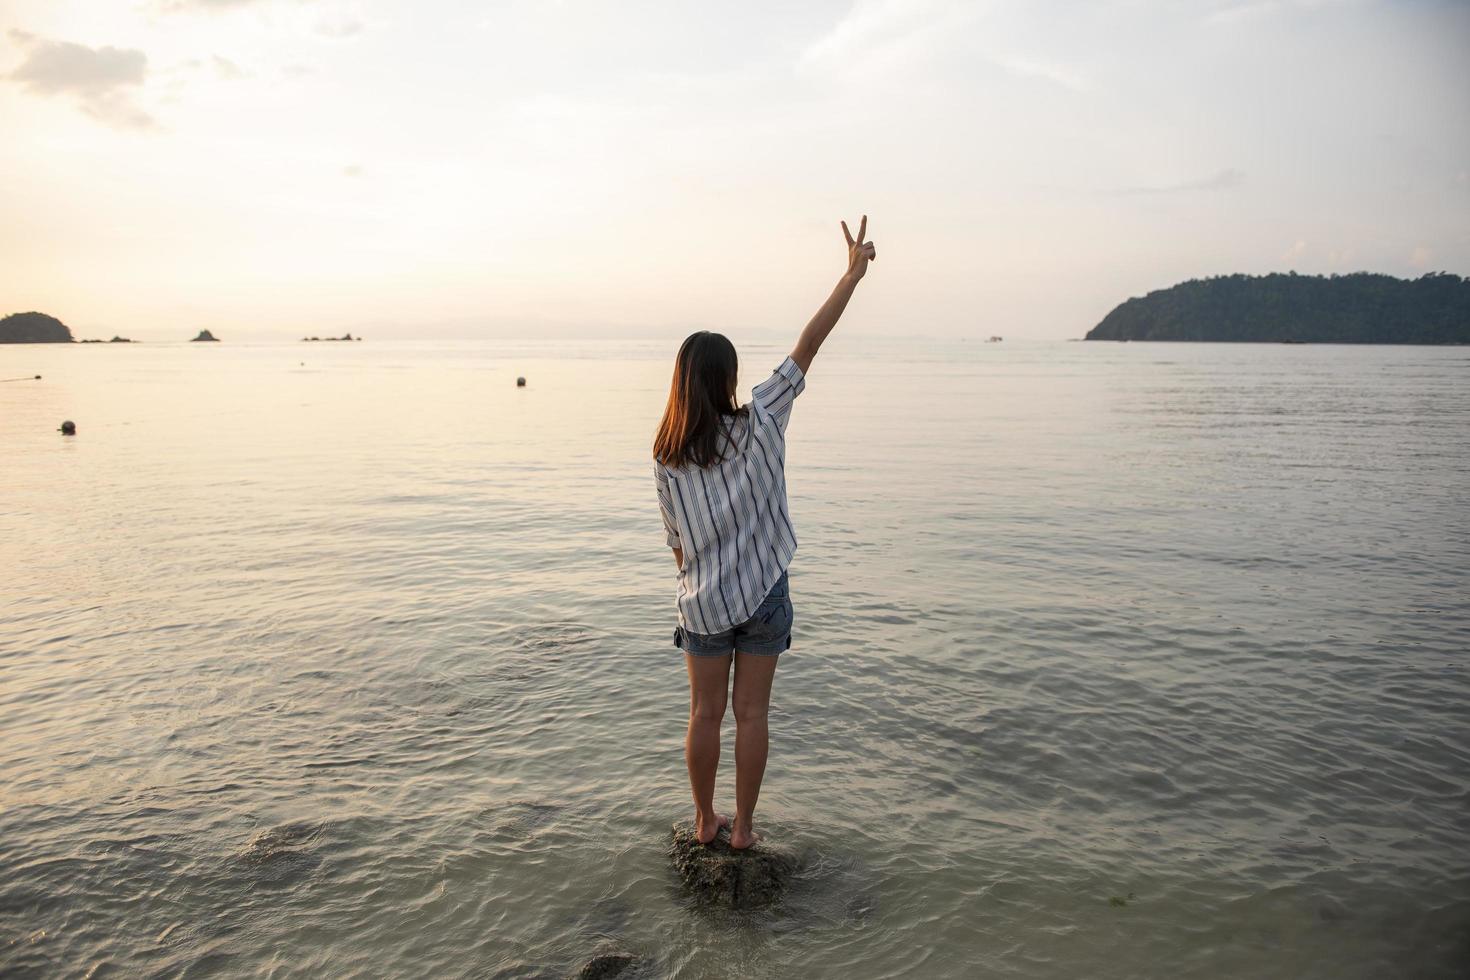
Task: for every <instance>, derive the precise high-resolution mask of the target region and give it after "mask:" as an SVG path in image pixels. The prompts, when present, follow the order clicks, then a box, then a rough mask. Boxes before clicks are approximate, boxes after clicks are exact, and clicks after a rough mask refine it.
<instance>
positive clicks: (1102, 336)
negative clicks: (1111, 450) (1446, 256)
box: [1087, 272, 1470, 344]
mask: <svg viewBox="0 0 1470 980" xmlns="http://www.w3.org/2000/svg"><path fill="white" fill-rule="evenodd" d="M1087 339H1088V340H1202V341H1245V342H1253V343H1279V342H1282V341H1298V342H1302V343H1317V344H1466V343H1470V279H1461V278H1460V277H1459V276H1456V275H1450V274H1449V273H1443V272H1432V273H1430V274H1428V275H1426V276H1422V277H1420V278H1418V279H1395V278H1394V277H1393V276H1381V275H1375V274H1373V273H1368V272H1357V273H1354V274H1352V275H1348V276H1331V277H1324V276H1299V275H1297V274H1296V273H1294V272H1292V273H1287V274H1285V275H1282V274H1279V273H1273V274H1272V275H1269V276H1243V275H1236V276H1218V277H1216V278H1214V279H1191V280H1190V281H1188V282H1182V283H1180V284H1179V285H1177V286H1172V287H1170V288H1168V289H1160V290H1157V291H1155V292H1152V293H1149V294H1148V295H1147V296H1144V297H1143V298H1141V299H1140V298H1137V297H1135V298H1133V299H1130V300H1128V301H1127V302H1126V303H1123V304H1122V305H1120V306H1118V307H1117V308H1116V309H1114V310H1113V312H1111V313H1109V314H1108V315H1107V316H1106V317H1104V318H1103V321H1102V322H1101V323H1099V324H1098V325H1097V326H1095V327H1093V328H1092V330H1090V331H1089V332H1088V334H1087Z"/></svg>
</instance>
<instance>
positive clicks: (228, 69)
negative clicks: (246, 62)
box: [210, 55, 247, 82]
mask: <svg viewBox="0 0 1470 980" xmlns="http://www.w3.org/2000/svg"><path fill="white" fill-rule="evenodd" d="M210 61H211V62H213V63H214V72H215V74H216V75H218V76H219V77H220V78H222V79H224V80H225V81H227V82H233V81H235V80H236V79H240V78H245V77H247V73H246V71H245V69H243V68H241V67H240V66H239V65H237V64H235V63H234V62H233V61H231V60H230V59H229V58H222V57H220V56H219V55H214V56H213V57H211V58H210Z"/></svg>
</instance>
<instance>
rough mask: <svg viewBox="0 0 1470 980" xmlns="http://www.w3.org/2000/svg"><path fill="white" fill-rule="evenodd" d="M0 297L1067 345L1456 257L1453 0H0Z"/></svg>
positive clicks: (211, 322) (1458, 141)
mask: <svg viewBox="0 0 1470 980" xmlns="http://www.w3.org/2000/svg"><path fill="white" fill-rule="evenodd" d="M0 134H3V137H0V138H3V141H4V147H5V148H4V152H3V153H0V183H3V186H4V188H5V192H4V194H3V195H0V315H3V314H4V313H9V312H14V311H21V310H32V309H35V310H40V311H43V312H47V313H51V314H53V315H55V316H58V317H60V318H61V319H62V320H64V321H65V322H66V323H68V324H69V325H70V326H72V328H73V332H74V333H75V334H76V335H77V336H78V337H83V336H100V337H107V336H111V335H112V334H114V333H120V334H123V335H125V336H132V337H134V338H136V339H144V340H178V339H183V338H185V337H188V336H192V335H193V334H194V333H195V332H197V331H198V330H199V329H202V328H208V329H210V330H212V331H213V332H214V333H216V334H217V335H220V336H222V337H225V338H226V339H262V340H267V339H271V338H275V337H288V336H289V337H294V336H300V335H304V334H319V335H325V334H329V333H331V334H335V333H340V332H342V331H346V330H351V331H353V332H355V333H365V334H369V335H371V336H372V337H399V338H414V337H425V338H429V337H474V336H487V337H491V336H506V335H510V336H517V335H523V334H526V333H535V334H537V335H541V334H548V335H552V334H557V333H568V334H570V335H587V334H592V335H605V336H608V337H620V336H654V335H664V334H669V333H674V334H682V333H683V332H685V331H687V330H690V329H695V328H707V329H718V330H757V331H759V330H772V331H779V330H783V329H790V330H792V331H796V330H799V329H800V327H801V326H802V325H803V324H804V323H805V322H806V319H807V318H808V316H809V315H810V314H811V313H812V311H814V310H815V309H816V307H817V306H818V305H819V304H820V303H821V301H822V300H823V299H824V298H825V296H826V294H827V293H828V291H829V290H830V289H831V287H832V285H833V284H834V283H835V281H836V279H837V277H838V276H839V275H840V274H841V272H842V269H843V266H844V262H845V251H844V249H845V246H844V243H843V239H842V236H841V231H840V228H839V225H838V222H839V220H841V219H844V218H845V219H847V220H848V221H849V223H853V222H855V221H856V219H857V218H858V217H859V216H860V215H861V214H864V213H866V214H867V215H869V232H870V237H871V238H872V239H873V240H874V241H875V242H876V246H877V251H878V259H877V261H876V262H875V263H874V264H873V266H872V268H871V271H870V273H869V276H868V278H867V279H866V280H865V281H864V283H863V285H862V287H861V289H860V290H859V293H858V296H857V298H856V299H855V300H854V301H853V304H852V306H851V307H850V310H849V313H848V316H847V317H846V319H845V320H844V322H843V327H842V329H844V330H849V331H852V332H861V333H865V334H880V335H885V336H909V335H914V336H939V337H954V336H963V337H981V336H989V335H992V334H1000V335H1003V336H1007V337H1022V338H1024V337H1031V338H1064V337H1080V336H1081V335H1083V334H1084V333H1085V332H1086V331H1087V330H1088V329H1090V328H1091V327H1092V326H1093V325H1095V324H1096V323H1097V322H1098V321H1099V320H1100V319H1102V317H1103V316H1104V315H1105V314H1107V312H1108V311H1109V310H1110V309H1112V308H1113V307H1114V306H1115V305H1117V304H1118V303H1119V302H1122V301H1123V300H1125V299H1127V298H1128V297H1130V296H1136V295H1143V294H1144V293H1146V292H1148V291H1150V290H1153V289H1159V288H1163V287H1166V286H1169V285H1171V284H1173V283H1175V282H1179V281H1181V280H1185V279H1189V278H1195V277H1203V276H1210V275H1221V274H1228V273H1235V272H1246V273H1256V274H1259V273H1266V272H1271V271H1287V270H1296V271H1298V272H1301V273H1321V274H1328V273H1347V272H1353V271H1359V270H1368V271H1374V272H1384V273H1389V274H1392V275H1397V276H1418V275H1422V274H1424V273H1425V272H1429V271H1440V270H1443V271H1449V272H1455V273H1458V274H1461V275H1466V274H1470V3H1466V2H1463V0H1461V2H1443V0H1395V2H1373V0H1199V2H1188V0H1100V2H1092V3H1083V2H1060V0H1026V2H1013V3H1002V2H967V3H960V2H949V0H856V2H852V0H841V2H828V0H809V2H802V3H789V2H767V0H751V2H746V3H741V4H718V5H717V4H699V3H691V2H688V0H670V2H641V0H628V2H619V3H608V2H602V3H591V2H586V3H584V2H578V0H564V2H551V0H542V2H531V0H524V2H506V3H493V2H468V0H466V2H456V0H414V2H412V3H409V2H407V0H399V2H387V0H90V2H80V0H0Z"/></svg>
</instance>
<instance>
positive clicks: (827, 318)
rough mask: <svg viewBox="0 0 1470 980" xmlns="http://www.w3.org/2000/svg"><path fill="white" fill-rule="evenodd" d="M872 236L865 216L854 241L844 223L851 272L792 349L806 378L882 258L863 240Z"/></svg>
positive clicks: (794, 357) (838, 281) (846, 273)
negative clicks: (856, 292) (863, 281)
mask: <svg viewBox="0 0 1470 980" xmlns="http://www.w3.org/2000/svg"><path fill="white" fill-rule="evenodd" d="M867 234H868V216H867V215H866V214H865V215H863V220H862V223H861V224H859V225H858V233H857V239H856V240H854V239H853V237H852V232H850V231H848V230H847V222H846V221H844V222H842V237H843V238H846V239H847V271H846V272H844V273H843V274H842V278H841V279H839V280H837V286H836V288H834V289H833V290H832V295H831V296H828V297H827V302H825V303H823V304H822V308H821V309H819V310H817V312H816V314H815V315H814V316H813V317H812V318H811V322H809V323H808V324H807V325H806V329H805V330H803V331H802V332H801V336H800V337H798V338H797V340H796V346H795V347H794V348H792V351H791V359H792V360H793V361H795V362H796V366H797V367H799V368H801V373H802V376H803V377H805V376H806V372H807V370H808V369H809V368H810V367H811V366H812V358H814V357H816V356H817V351H818V350H820V349H821V347H822V341H824V340H826V339H827V335H828V334H829V333H831V332H832V328H833V327H835V326H837V321H838V320H839V319H840V318H841V317H842V311H843V310H845V309H847V301H848V300H849V299H852V291H853V290H854V289H856V288H857V284H858V282H859V281H860V280H861V279H862V278H863V276H864V275H866V274H867V271H868V263H869V262H872V261H873V260H875V259H876V258H878V251H877V249H875V248H874V247H873V243H872V242H866V241H863V239H864V238H865V237H867Z"/></svg>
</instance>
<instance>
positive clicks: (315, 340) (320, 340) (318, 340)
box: [301, 333, 362, 344]
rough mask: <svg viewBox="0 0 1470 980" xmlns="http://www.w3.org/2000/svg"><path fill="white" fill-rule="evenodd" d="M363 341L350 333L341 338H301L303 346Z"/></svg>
mask: <svg viewBox="0 0 1470 980" xmlns="http://www.w3.org/2000/svg"><path fill="white" fill-rule="evenodd" d="M361 339H362V338H361V337H354V336H352V334H350V333H344V334H343V335H342V336H340V337H302V338H301V342H302V343H303V344H314V343H329V342H330V343H337V342H340V341H343V340H346V341H352V340H361Z"/></svg>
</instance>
